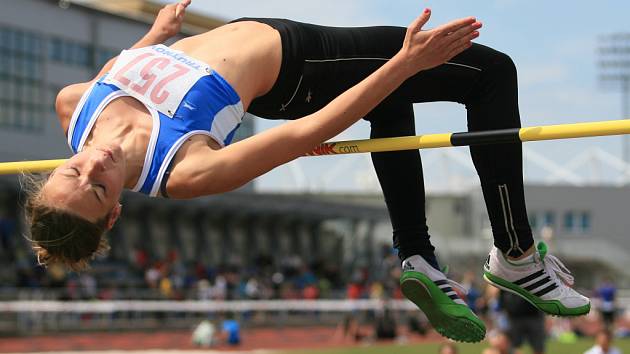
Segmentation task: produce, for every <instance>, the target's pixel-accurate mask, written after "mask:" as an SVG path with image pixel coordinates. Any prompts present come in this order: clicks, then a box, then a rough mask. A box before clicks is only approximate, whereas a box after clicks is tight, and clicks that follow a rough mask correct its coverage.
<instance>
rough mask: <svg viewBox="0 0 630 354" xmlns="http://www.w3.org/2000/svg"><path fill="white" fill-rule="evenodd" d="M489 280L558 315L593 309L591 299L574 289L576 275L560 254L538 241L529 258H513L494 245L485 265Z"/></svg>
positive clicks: (584, 312)
mask: <svg viewBox="0 0 630 354" xmlns="http://www.w3.org/2000/svg"><path fill="white" fill-rule="evenodd" d="M483 277H484V278H485V280H486V281H487V282H488V283H490V284H492V285H494V286H496V287H498V288H500V289H503V290H506V291H509V292H511V293H514V294H516V295H518V296H520V297H522V298H523V299H525V300H527V301H529V302H530V303H531V304H532V305H534V306H536V307H537V308H538V309H539V310H541V311H543V312H545V313H547V314H549V315H554V316H581V315H585V314H587V313H588V312H589V311H590V309H591V301H590V300H589V298H587V297H586V296H583V295H582V294H580V293H578V292H577V291H575V290H573V288H571V286H572V285H573V276H572V275H571V272H570V271H569V270H568V269H567V267H565V266H564V264H562V262H560V260H559V259H558V258H556V257H555V256H553V255H551V254H548V253H547V245H546V244H545V243H544V242H540V243H538V246H537V251H536V252H534V254H533V255H532V256H530V257H528V259H525V260H520V261H518V264H516V263H514V262H512V261H509V260H508V259H507V258H506V257H505V256H504V255H503V253H502V252H501V251H500V250H499V249H497V248H496V247H494V248H493V249H492V251H490V255H488V260H487V261H486V264H485V265H484V276H483Z"/></svg>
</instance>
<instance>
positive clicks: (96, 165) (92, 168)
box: [87, 155, 107, 176]
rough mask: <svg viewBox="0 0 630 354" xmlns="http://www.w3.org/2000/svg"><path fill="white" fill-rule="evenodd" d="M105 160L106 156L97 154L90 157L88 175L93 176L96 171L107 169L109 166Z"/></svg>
mask: <svg viewBox="0 0 630 354" xmlns="http://www.w3.org/2000/svg"><path fill="white" fill-rule="evenodd" d="M105 162H106V158H105V157H104V156H100V155H97V156H93V157H92V158H90V164H89V167H88V171H87V173H88V175H90V176H91V175H93V174H95V173H99V172H103V171H105V169H106V168H107V166H106V165H105Z"/></svg>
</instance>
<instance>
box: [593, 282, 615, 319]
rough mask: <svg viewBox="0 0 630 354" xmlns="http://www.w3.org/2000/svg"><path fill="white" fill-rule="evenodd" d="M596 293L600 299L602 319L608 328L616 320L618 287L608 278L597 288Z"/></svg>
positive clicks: (599, 308) (599, 305) (599, 307)
mask: <svg viewBox="0 0 630 354" xmlns="http://www.w3.org/2000/svg"><path fill="white" fill-rule="evenodd" d="M595 294H596V296H597V298H598V300H599V304H598V310H599V313H600V314H601V315H602V320H603V321H604V325H605V326H606V327H607V328H609V329H610V328H612V325H613V324H614V322H615V313H616V312H617V306H616V301H615V300H616V295H617V287H616V286H615V284H614V283H613V281H612V279H610V278H606V279H605V280H604V282H603V283H602V284H601V285H600V286H599V287H598V288H597V289H596V291H595Z"/></svg>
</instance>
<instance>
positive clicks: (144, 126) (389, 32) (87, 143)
mask: <svg viewBox="0 0 630 354" xmlns="http://www.w3.org/2000/svg"><path fill="white" fill-rule="evenodd" d="M189 4H190V0H184V1H181V2H180V3H176V4H171V5H167V6H166V7H164V8H163V9H162V10H161V11H160V13H159V14H158V16H157V19H156V20H155V23H154V24H153V26H152V28H151V29H150V31H149V32H148V33H147V34H146V35H145V36H144V37H143V38H142V39H141V40H140V41H138V42H137V43H136V44H135V45H134V46H133V47H131V48H130V49H129V50H124V51H122V52H121V53H120V55H119V56H118V57H116V58H113V59H112V60H110V61H109V62H108V63H107V64H106V65H105V66H104V67H103V69H102V70H101V71H100V72H99V73H98V75H97V76H96V77H95V78H94V79H93V80H91V81H89V82H84V83H77V84H74V85H70V86H67V87H65V88H64V89H62V90H61V91H60V92H59V95H58V96H57V100H56V111H57V114H58V117H59V122H60V124H61V126H62V127H63V129H64V131H65V132H66V135H67V139H68V143H69V145H70V147H71V148H72V150H73V152H74V153H75V155H74V156H73V157H72V158H70V159H69V160H68V161H67V162H65V163H64V164H63V165H61V166H59V167H58V168H57V169H55V171H53V172H52V173H51V174H50V176H49V177H48V178H47V180H46V181H43V182H42V183H41V184H40V186H39V187H40V188H37V189H36V190H35V191H33V192H32V193H31V195H30V197H29V199H28V200H27V203H26V212H27V216H28V220H29V222H30V231H31V235H30V237H31V241H32V243H33V248H34V249H35V251H36V253H37V255H38V259H39V261H40V263H42V264H47V263H51V262H60V263H63V264H65V265H67V266H69V267H70V268H72V269H75V270H80V269H83V268H85V267H86V265H87V261H89V260H90V259H91V258H93V256H94V255H96V254H101V253H103V251H106V250H107V242H106V240H105V237H104V236H103V234H104V232H105V231H107V230H109V229H110V228H111V227H112V226H113V225H114V223H115V221H116V219H117V218H118V216H119V215H120V213H121V205H120V204H119V199H120V196H121V193H122V191H123V189H130V190H132V191H135V192H140V193H144V194H147V195H150V196H160V197H165V198H167V197H168V198H177V199H185V198H194V197H199V196H205V195H210V194H215V193H222V192H227V191H230V190H233V189H235V188H238V187H239V186H242V185H243V184H245V183H247V182H248V181H251V180H252V179H254V178H256V177H257V176H260V175H262V174H264V173H266V172H268V171H270V170H271V169H273V168H275V167H277V166H279V165H282V164H284V163H287V162H289V161H291V160H294V159H296V158H298V157H300V156H302V155H304V154H305V153H308V152H310V151H311V150H312V149H313V148H314V147H315V146H317V145H318V144H320V143H322V142H324V141H326V140H327V139H330V138H332V137H334V136H335V135H337V134H339V133H340V132H342V131H344V130H345V129H346V128H348V127H349V126H351V125H352V124H353V123H355V122H357V121H358V120H359V119H361V118H364V119H366V120H367V121H369V122H370V124H371V134H370V136H371V138H384V137H397V136H409V135H415V127H414V115H413V108H412V105H413V103H417V102H432V101H452V102H458V103H461V104H463V105H465V107H466V109H467V118H468V128H469V130H470V131H485V130H496V129H507V128H517V127H520V118H519V111H518V100H517V79H516V69H515V66H514V64H513V62H512V60H511V59H510V58H509V57H508V56H507V55H505V54H503V53H501V52H498V51H496V50H493V49H491V48H488V47H485V46H482V45H479V44H475V43H472V42H471V41H472V40H474V39H475V38H477V37H478V36H479V32H478V30H479V29H480V28H481V23H480V22H478V21H477V20H476V19H475V18H473V17H467V18H462V19H458V20H454V21H451V22H449V23H447V24H444V25H441V26H438V27H436V28H433V29H429V30H423V29H422V28H423V27H424V25H425V24H426V23H427V21H428V20H429V17H430V16H431V11H430V10H429V9H425V10H424V11H423V12H422V14H421V15H420V16H419V17H418V18H417V19H416V20H415V21H413V23H412V24H411V25H410V26H409V27H408V28H399V27H361V28H341V27H323V26H316V25H311V24H305V23H299V22H294V21H290V20H284V19H267V18H241V19H238V20H236V21H234V22H232V23H229V24H227V25H224V26H221V27H219V28H216V29H214V30H212V31H209V32H206V33H203V34H200V35H196V36H192V37H188V38H185V39H182V40H179V41H177V42H175V43H174V44H173V45H171V46H170V47H167V46H165V45H163V44H161V43H163V42H164V41H166V40H167V39H169V38H170V37H172V36H174V35H175V34H176V33H178V32H179V29H180V26H181V22H182V19H183V16H184V12H185V9H186V7H187V6H188V5H189ZM245 112H251V113H252V114H254V115H256V116H260V117H265V118H269V119H287V120H291V121H290V122H287V123H286V124H283V125H281V126H278V127H275V128H273V129H269V130H267V131H265V132H262V133H259V134H256V135H254V136H252V137H249V138H247V139H245V140H242V141H239V142H237V143H234V144H230V143H231V141H232V138H233V136H234V132H235V131H236V129H237V128H238V126H239V124H240V122H241V119H242V117H243V114H244V113H245ZM298 118H299V119H298ZM470 151H471V155H472V159H473V162H474V165H475V168H476V169H477V172H478V174H479V178H480V180H481V188H482V190H483V195H484V199H485V202H486V206H487V210H488V214H489V217H490V222H491V225H492V231H493V234H494V247H493V249H492V250H491V251H490V255H489V256H488V260H487V262H486V264H485V266H484V274H485V279H486V280H487V281H488V282H490V283H491V284H494V285H495V286H498V287H500V288H503V289H505V290H508V291H511V292H514V293H516V294H518V295H520V296H522V297H524V298H525V299H527V300H528V301H530V302H531V303H532V304H534V305H535V306H536V307H538V308H539V309H540V310H542V311H544V312H546V313H549V314H553V315H560V316H571V315H581V314H585V313H587V312H588V311H589V309H590V302H589V299H588V298H586V297H584V296H582V295H580V294H579V293H577V292H576V291H575V290H573V289H572V288H571V287H570V285H571V284H572V282H573V278H572V277H571V275H569V273H568V270H567V269H566V268H565V267H564V266H563V265H562V263H560V261H559V260H558V259H557V258H555V257H554V256H552V255H549V254H547V252H546V247H545V246H544V244H539V246H538V247H535V246H534V241H533V238H532V232H531V229H530V226H529V224H528V220H527V214H526V208H525V198H524V193H523V172H522V152H521V144H502V145H492V146H490V145H486V146H475V147H471V148H470ZM372 161H373V164H374V167H375V169H376V173H377V175H378V178H379V182H380V184H381V187H382V190H383V193H384V196H385V201H386V204H387V208H388V210H389V214H390V217H391V222H392V226H393V244H394V247H395V248H396V249H397V250H398V253H399V256H400V259H401V260H402V268H403V273H402V276H401V280H400V283H401V288H402V291H403V293H404V294H405V296H406V297H407V298H409V299H410V300H411V301H412V302H414V303H415V304H416V305H417V306H418V307H419V308H420V309H421V310H422V311H423V312H424V313H425V314H426V316H427V317H428V319H429V321H430V322H431V324H432V325H433V327H434V328H435V329H436V330H437V331H438V332H439V333H441V334H442V335H444V336H446V337H449V338H452V339H454V340H458V341H480V340H482V339H483V338H484V335H485V326H484V324H483V322H482V321H481V320H479V318H477V317H476V316H475V315H474V314H473V313H472V311H471V310H470V309H469V308H468V307H467V305H466V303H465V302H464V301H463V300H462V299H461V298H460V295H459V294H458V292H456V291H455V290H456V289H459V288H460V287H459V286H458V284H457V283H455V282H454V281H452V280H450V279H448V278H447V277H446V275H445V274H444V273H443V272H442V271H440V268H439V266H438V263H437V260H436V258H435V256H434V248H433V246H432V245H431V243H430V241H429V233H428V228H427V225H426V218H425V204H424V203H425V192H424V184H423V175H422V165H421V160H420V154H419V152H418V151H398V152H383V153H373V154H372Z"/></svg>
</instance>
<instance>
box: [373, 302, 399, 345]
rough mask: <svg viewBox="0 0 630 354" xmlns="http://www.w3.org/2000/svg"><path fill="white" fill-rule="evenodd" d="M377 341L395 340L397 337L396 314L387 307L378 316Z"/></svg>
mask: <svg viewBox="0 0 630 354" xmlns="http://www.w3.org/2000/svg"><path fill="white" fill-rule="evenodd" d="M375 324H376V328H375V333H376V339H377V340H382V339H395V338H396V336H397V333H398V331H397V323H396V318H395V317H394V313H393V312H392V311H391V310H389V309H388V308H387V307H385V308H384V309H383V311H381V312H380V313H379V314H378V315H377V316H376V323H375Z"/></svg>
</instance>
